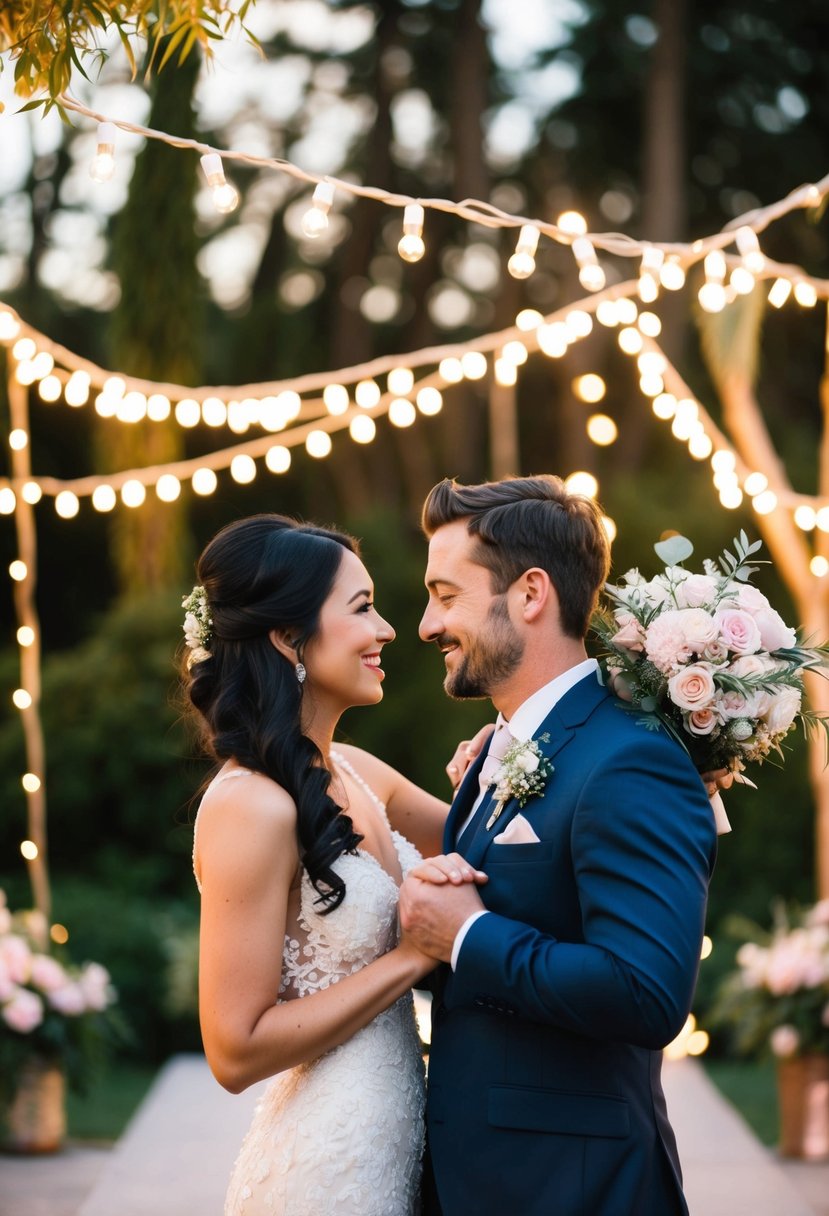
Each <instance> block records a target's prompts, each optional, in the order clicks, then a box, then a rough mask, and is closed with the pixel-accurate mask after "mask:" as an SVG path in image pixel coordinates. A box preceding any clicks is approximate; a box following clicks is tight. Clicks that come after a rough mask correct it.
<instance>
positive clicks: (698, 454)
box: [688, 431, 714, 460]
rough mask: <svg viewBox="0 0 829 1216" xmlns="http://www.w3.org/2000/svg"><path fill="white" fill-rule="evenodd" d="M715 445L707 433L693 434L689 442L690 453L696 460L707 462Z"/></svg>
mask: <svg viewBox="0 0 829 1216" xmlns="http://www.w3.org/2000/svg"><path fill="white" fill-rule="evenodd" d="M713 448H714V444H713V443H712V441H711V438H710V436H708V435H706V433H705V431H699V432H697V433H696V434H693V435H692V436H691V438H690V439H689V440H688V452H689V455H690V456H691V457H692V458H693V459H694V460H707V459H708V457H709V456H710V455H711V452H712V451H713Z"/></svg>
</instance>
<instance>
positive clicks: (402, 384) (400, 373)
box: [386, 367, 414, 397]
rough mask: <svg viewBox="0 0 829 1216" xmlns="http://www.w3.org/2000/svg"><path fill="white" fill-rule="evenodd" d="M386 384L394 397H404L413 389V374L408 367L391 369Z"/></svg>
mask: <svg viewBox="0 0 829 1216" xmlns="http://www.w3.org/2000/svg"><path fill="white" fill-rule="evenodd" d="M386 384H387V386H388V390H389V392H390V393H393V394H394V395H395V397H405V396H406V395H407V394H408V393H410V392H411V391H412V388H413V387H414V373H413V372H412V371H411V370H410V369H409V368H408V367H393V368H392V369H391V371H390V372H389V375H388V379H387V380H386Z"/></svg>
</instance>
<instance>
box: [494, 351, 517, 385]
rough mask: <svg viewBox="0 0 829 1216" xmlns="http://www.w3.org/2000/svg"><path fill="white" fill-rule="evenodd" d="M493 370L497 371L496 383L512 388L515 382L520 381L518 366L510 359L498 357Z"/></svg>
mask: <svg viewBox="0 0 829 1216" xmlns="http://www.w3.org/2000/svg"><path fill="white" fill-rule="evenodd" d="M492 370H493V372H494V373H495V383H496V384H501V385H503V386H504V387H505V388H511V387H512V385H513V384H517V383H518V368H517V367H516V366H515V364H514V363H510V361H509V359H504V358H500V359H496V360H495V362H494V364H493V369H492Z"/></svg>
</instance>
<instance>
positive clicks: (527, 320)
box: [515, 308, 544, 333]
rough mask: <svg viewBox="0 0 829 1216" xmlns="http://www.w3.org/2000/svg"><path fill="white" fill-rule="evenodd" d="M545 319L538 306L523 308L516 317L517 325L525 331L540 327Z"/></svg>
mask: <svg viewBox="0 0 829 1216" xmlns="http://www.w3.org/2000/svg"><path fill="white" fill-rule="evenodd" d="M543 321H544V318H543V316H542V315H541V313H540V312H539V311H538V309H537V308H522V309H521V311H520V312H519V313H518V315H517V317H516V318H515V324H516V326H517V327H518V329H520V330H521V331H522V332H523V333H529V331H530V330H532V329H538V327H539V325H541V324H542V322H543Z"/></svg>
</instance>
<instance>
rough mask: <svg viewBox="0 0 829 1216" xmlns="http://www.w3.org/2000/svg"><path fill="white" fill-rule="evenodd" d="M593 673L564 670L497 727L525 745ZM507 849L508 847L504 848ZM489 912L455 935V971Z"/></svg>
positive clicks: (587, 662)
mask: <svg viewBox="0 0 829 1216" xmlns="http://www.w3.org/2000/svg"><path fill="white" fill-rule="evenodd" d="M591 672H595V673H596V678H597V679H600V676H599V664H598V663H597V661H596V660H595V659H584V660H583V661H582V662H581V663H576V665H575V667H570V668H568V669H567V671H563V672H562V673H561V675H560V676H556V677H555V679H554V680H550V682H549V683H548V684H544V685H543V686H542V687H541V688H539V689H538V690H537V692H534V693H533V694H532V696H531V697H527V699H526V701H524V702H523V703H522V704H521V705H519V706H518V709H516V711H515V713H514V714H513V715H512V717H511V718H510V720H509V722H507V721H506V719H505V718H504V717H503V716H502V715H501V714H498V718H497V720H496V723H495V725H496V728H497V727H498V726H501V725H506V726H508V727H509V731H510V734H511V735H512V737H513V739H519V740H520V741H521V742H522V743H525V742H526V741H527V740H528V739H532V737H533V735H534V734H535V732H536V731H537V730H538V728H539V726H540V725H541V723H542V722H543V721H544V719H545V718H546V717H547V715H548V714H549V713H550V711H551V710H552V709H553V707H554V706H555V705H556V704H557V703H558V702H559V701H560V700H561V698H562V697H563V696H564V694H565V693H566V692H569V691H570V689H571V688H573V686H574V685H576V684H578V683H579V681H580V680H583V679H584V678H585V676H588V675H589V674H590V673H591ZM483 797H484V794H483V792H481V793H479V794H478V797H477V798H476V799H475V802H474V803H473V805H472V810H471V811H470V812H469V814H468V815H467V817H466V819H465V820H464V822H463V824H462V825H461V827H460V830H459V831H458V834H457V836H456V838H455V839H456V840H457V839H458V838H459V837H460V836H461V834H462V832H463V831H464V828H466V826H467V824H468V823H469V821H470V820H471V818H472V816H473V815H474V814H475V812H476V811H477V809H478V807H479V806H480V805H481V801H482V799H483ZM504 847H505V848H506V846H504ZM486 913H487V909H486V908H481V909H480V910H479V911H478V912H473V913H472V915H471V916H468V917H467V919H466V920H465V921H464V922H463V924H462V925H461V927H460V929H458V932H457V933H456V934H455V941H454V943H453V945H452V958H451V966H452V970H453V971H454V970H455V967H456V966H457V962H458V955H459V954H460V949H461V945H462V944H463V939H464V938H465V937H466V935H467V933H468V932H469V930H470V928H471V926H472V925H473V924H474V923H475V921H476V920H477V919H478V917H479V916H486Z"/></svg>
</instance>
